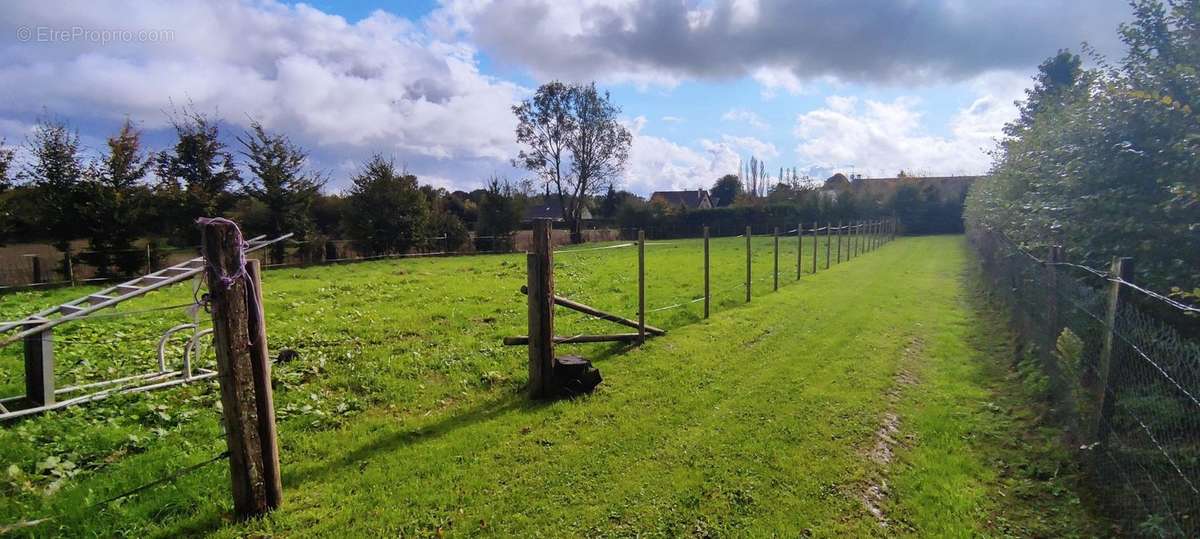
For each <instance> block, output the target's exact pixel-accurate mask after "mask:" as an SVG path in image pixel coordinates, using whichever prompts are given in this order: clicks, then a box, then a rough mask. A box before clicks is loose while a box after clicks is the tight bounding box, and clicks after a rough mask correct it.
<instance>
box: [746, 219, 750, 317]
mask: <svg viewBox="0 0 1200 539" xmlns="http://www.w3.org/2000/svg"><path fill="white" fill-rule="evenodd" d="M750 275H751V274H750V227H746V303H750Z"/></svg>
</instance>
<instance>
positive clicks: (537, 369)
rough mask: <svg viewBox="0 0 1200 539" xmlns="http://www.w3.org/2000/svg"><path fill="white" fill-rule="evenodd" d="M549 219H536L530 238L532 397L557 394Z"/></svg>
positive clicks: (530, 360)
mask: <svg viewBox="0 0 1200 539" xmlns="http://www.w3.org/2000/svg"><path fill="white" fill-rule="evenodd" d="M552 233H553V231H552V229H551V224H550V220H549V219H535V220H534V221H533V234H532V237H531V238H530V241H531V247H532V249H533V251H532V252H531V253H529V254H527V255H525V259H526V264H527V265H528V267H529V276H528V279H527V282H526V287H528V289H529V388H528V391H529V396H530V397H531V398H535V399H539V398H545V397H550V396H552V395H553V393H554V388H553V385H554V247H553V243H551V237H550V235H551V234H552Z"/></svg>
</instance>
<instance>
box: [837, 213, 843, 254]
mask: <svg viewBox="0 0 1200 539" xmlns="http://www.w3.org/2000/svg"><path fill="white" fill-rule="evenodd" d="M837 263H838V264H841V263H842V222H841V221H838V227H837Z"/></svg>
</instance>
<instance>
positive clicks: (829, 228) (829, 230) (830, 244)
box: [825, 222, 833, 269]
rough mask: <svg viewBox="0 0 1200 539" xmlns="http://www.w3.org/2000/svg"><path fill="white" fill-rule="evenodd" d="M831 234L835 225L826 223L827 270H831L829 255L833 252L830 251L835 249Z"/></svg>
mask: <svg viewBox="0 0 1200 539" xmlns="http://www.w3.org/2000/svg"><path fill="white" fill-rule="evenodd" d="M831 233H833V223H830V222H826V223H825V269H829V255H830V253H831V252H832V251H830V249H831V248H832V247H833V241H832V240H831V239H830V237H829V235H830V234H831Z"/></svg>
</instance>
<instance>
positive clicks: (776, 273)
mask: <svg viewBox="0 0 1200 539" xmlns="http://www.w3.org/2000/svg"><path fill="white" fill-rule="evenodd" d="M774 239H775V291H776V292H778V291H779V227H775V236H774Z"/></svg>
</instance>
